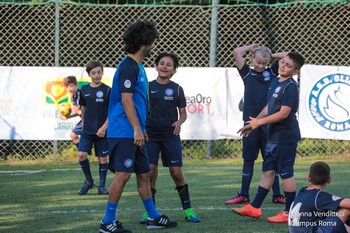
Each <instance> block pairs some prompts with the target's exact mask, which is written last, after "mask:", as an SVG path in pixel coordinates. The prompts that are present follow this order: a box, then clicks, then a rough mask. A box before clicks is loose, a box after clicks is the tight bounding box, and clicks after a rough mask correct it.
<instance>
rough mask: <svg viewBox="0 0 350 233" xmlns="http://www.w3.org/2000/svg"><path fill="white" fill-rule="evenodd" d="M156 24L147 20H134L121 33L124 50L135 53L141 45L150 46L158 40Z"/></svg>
mask: <svg viewBox="0 0 350 233" xmlns="http://www.w3.org/2000/svg"><path fill="white" fill-rule="evenodd" d="M158 36H159V35H158V31H157V29H156V24H155V23H154V22H153V21H148V20H136V21H135V22H133V23H131V24H130V25H129V26H128V28H127V29H126V30H125V31H124V33H123V36H122V38H123V42H124V50H125V52H127V53H131V54H134V53H136V52H137V51H138V50H139V49H140V48H141V46H142V45H151V44H152V43H153V42H154V41H155V40H156V39H157V38H158Z"/></svg>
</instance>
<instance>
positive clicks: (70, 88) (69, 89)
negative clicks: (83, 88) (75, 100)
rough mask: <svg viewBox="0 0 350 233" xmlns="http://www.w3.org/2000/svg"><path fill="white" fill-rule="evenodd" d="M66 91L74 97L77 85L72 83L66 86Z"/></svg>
mask: <svg viewBox="0 0 350 233" xmlns="http://www.w3.org/2000/svg"><path fill="white" fill-rule="evenodd" d="M66 91H67V92H68V93H69V94H71V95H75V94H76V93H77V91H78V84H74V83H70V84H68V86H66Z"/></svg>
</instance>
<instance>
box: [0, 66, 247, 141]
mask: <svg viewBox="0 0 350 233" xmlns="http://www.w3.org/2000/svg"><path fill="white" fill-rule="evenodd" d="M235 70H236V69H232V70H231V69H225V68H179V69H178V72H177V73H176V75H174V77H173V80H174V81H175V82H177V83H179V84H180V85H181V86H182V87H183V88H184V91H185V95H186V100H187V114H188V118H187V120H186V122H185V123H184V125H183V127H182V132H181V137H182V139H194V140H215V139H222V138H238V135H237V134H236V133H235V132H236V131H237V130H238V129H239V127H240V126H241V125H242V120H241V118H242V116H241V112H240V110H239V109H238V106H239V101H240V100H241V98H242V96H243V94H238V95H237V92H240V93H243V90H241V86H242V81H241V79H240V78H239V76H238V73H237V71H235ZM114 72H115V68H104V76H103V77H104V78H103V82H104V83H106V84H107V85H109V86H111V84H112V78H113V76H114ZM146 72H147V75H148V78H149V80H153V79H155V78H156V71H155V69H154V68H147V69H146ZM229 73H230V74H232V75H231V76H232V77H228V74H229ZM0 74H1V79H2V80H3V82H2V85H1V86H0V129H1V130H0V139H15V140H69V139H70V137H69V133H70V131H71V130H72V129H73V128H74V126H75V124H76V123H77V122H78V121H79V120H80V118H79V117H74V118H71V119H68V120H62V119H61V118H60V116H59V114H58V111H57V107H58V105H59V104H61V103H65V102H70V97H69V95H68V93H67V92H66V90H65V87H64V86H63V83H62V80H63V78H64V77H66V76H68V75H74V76H76V77H77V80H78V85H79V87H81V86H82V85H84V84H87V83H88V82H89V81H90V78H89V77H88V76H87V73H86V71H85V69H84V68H81V67H72V68H70V67H60V68H57V67H0ZM237 77H238V78H237ZM228 85H230V87H228ZM241 95H242V96H241ZM236 124H237V126H236Z"/></svg>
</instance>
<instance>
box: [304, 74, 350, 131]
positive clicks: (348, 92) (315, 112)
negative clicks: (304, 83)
mask: <svg viewBox="0 0 350 233" xmlns="http://www.w3.org/2000/svg"><path fill="white" fill-rule="evenodd" d="M308 96H309V97H308V102H307V106H308V112H309V115H310V117H311V118H312V119H313V120H314V121H315V122H316V123H317V125H318V126H319V127H321V128H322V129H323V130H327V131H331V132H332V133H345V132H348V131H350V75H349V74H342V73H331V74H327V75H322V76H321V77H320V78H318V79H316V81H315V82H314V83H313V85H312V86H311V88H310V90H309V91H308Z"/></svg>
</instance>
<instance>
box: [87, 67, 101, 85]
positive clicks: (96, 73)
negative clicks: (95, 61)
mask: <svg viewBox="0 0 350 233" xmlns="http://www.w3.org/2000/svg"><path fill="white" fill-rule="evenodd" d="M102 76H103V70H102V67H101V66H98V67H96V68H93V69H92V70H90V73H89V77H90V78H91V81H92V82H93V83H95V84H97V85H98V84H100V83H101V79H102Z"/></svg>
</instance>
